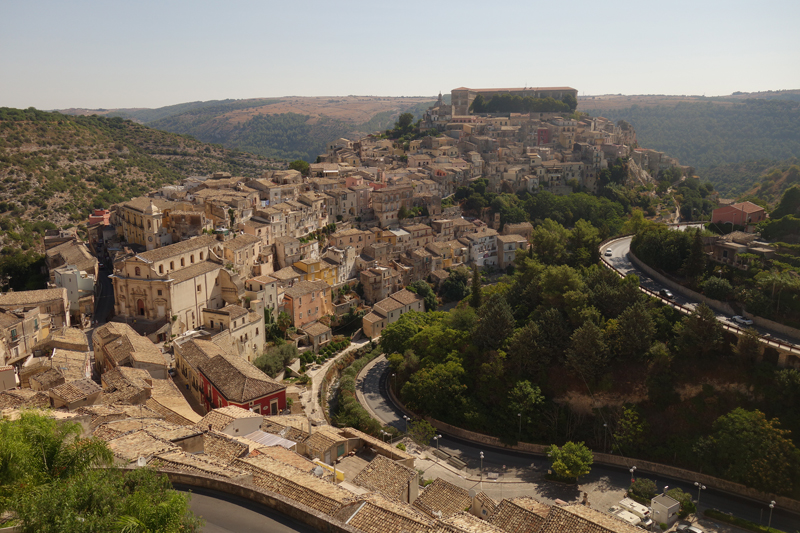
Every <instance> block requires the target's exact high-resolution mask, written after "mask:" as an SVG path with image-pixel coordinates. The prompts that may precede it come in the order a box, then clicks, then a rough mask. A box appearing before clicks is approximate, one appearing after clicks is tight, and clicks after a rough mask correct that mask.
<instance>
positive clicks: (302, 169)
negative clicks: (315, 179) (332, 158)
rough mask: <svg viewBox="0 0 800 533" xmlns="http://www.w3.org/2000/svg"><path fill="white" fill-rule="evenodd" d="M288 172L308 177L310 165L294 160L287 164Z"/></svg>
mask: <svg viewBox="0 0 800 533" xmlns="http://www.w3.org/2000/svg"><path fill="white" fill-rule="evenodd" d="M289 169H290V170H296V171H298V172H299V173H301V174H302V175H303V176H308V174H309V171H310V170H311V165H309V164H308V163H307V162H306V161H303V160H302V159H296V160H294V161H292V162H291V163H289Z"/></svg>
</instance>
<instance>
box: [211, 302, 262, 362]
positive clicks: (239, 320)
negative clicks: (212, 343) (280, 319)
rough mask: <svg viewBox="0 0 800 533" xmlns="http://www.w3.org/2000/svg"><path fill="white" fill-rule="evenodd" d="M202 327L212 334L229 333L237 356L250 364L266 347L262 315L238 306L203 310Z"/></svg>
mask: <svg viewBox="0 0 800 533" xmlns="http://www.w3.org/2000/svg"><path fill="white" fill-rule="evenodd" d="M203 326H204V327H205V328H206V329H207V330H208V331H211V332H212V333H216V332H220V331H225V330H227V331H228V332H230V335H231V341H232V344H233V347H234V348H235V350H236V353H237V355H239V356H241V357H244V358H245V359H247V360H248V361H250V362H251V363H252V362H253V360H254V359H255V358H256V357H258V356H259V355H261V354H262V353H263V351H264V348H265V345H266V337H265V335H264V314H263V313H256V312H253V311H248V310H247V309H245V308H244V307H241V306H238V305H226V306H225V307H223V308H222V309H208V308H206V309H203Z"/></svg>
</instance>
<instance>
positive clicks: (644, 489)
mask: <svg viewBox="0 0 800 533" xmlns="http://www.w3.org/2000/svg"><path fill="white" fill-rule="evenodd" d="M628 491H629V492H632V493H634V494H635V495H636V496H638V497H640V498H642V499H644V500H648V501H650V500H651V499H652V498H653V496H655V495H656V493H657V491H658V487H656V483H655V482H654V481H653V480H652V479H647V478H644V477H640V478H639V479H637V480H636V481H634V482H633V483H631V486H630V488H629V489H628Z"/></svg>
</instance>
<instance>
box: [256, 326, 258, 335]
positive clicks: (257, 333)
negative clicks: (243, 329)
mask: <svg viewBox="0 0 800 533" xmlns="http://www.w3.org/2000/svg"><path fill="white" fill-rule="evenodd" d="M256 337H258V328H256Z"/></svg>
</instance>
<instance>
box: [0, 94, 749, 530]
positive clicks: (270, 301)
mask: <svg viewBox="0 0 800 533" xmlns="http://www.w3.org/2000/svg"><path fill="white" fill-rule="evenodd" d="M498 95H511V96H517V97H519V99H520V100H522V101H524V100H525V99H526V98H530V99H534V100H548V101H552V102H557V103H558V104H559V105H561V104H562V103H563V105H565V106H566V107H567V108H568V109H566V110H564V111H529V112H509V113H505V114H500V113H497V114H494V115H492V114H480V113H475V112H473V111H474V108H475V106H474V103H475V101H476V99H479V100H478V101H479V102H480V101H483V102H486V101H489V100H491V99H492V98H493V97H496V96H498ZM570 96H571V99H572V100H575V98H576V96H577V91H576V90H575V89H572V88H569V87H556V88H520V89H513V88H505V89H468V88H459V89H454V90H453V92H452V103H450V104H445V103H444V100H443V98H442V95H441V94H440V95H439V99H438V101H437V102H436V104H435V105H434V106H433V107H432V108H430V109H429V110H428V111H427V112H426V113H425V115H424V116H423V117H422V120H421V123H420V124H419V125H418V126H416V127H414V126H413V125H412V124H410V121H409V120H408V119H404V118H403V117H401V119H400V121H398V125H397V127H396V128H395V130H389V131H387V132H385V133H381V134H373V135H369V136H366V137H363V138H360V139H345V138H339V139H336V140H332V141H331V142H330V143H329V144H328V147H327V151H326V152H325V153H324V154H320V155H319V157H318V158H317V162H315V163H312V164H306V165H302V164H298V165H294V164H293V165H292V167H294V168H292V169H289V170H267V171H264V172H263V174H262V175H261V176H260V177H243V176H235V175H231V174H230V173H227V172H215V173H213V174H211V175H208V176H186V177H185V179H183V180H182V181H181V182H180V184H176V185H165V186H162V187H160V188H158V189H156V190H153V191H151V192H149V193H148V194H146V195H144V196H139V197H136V198H133V199H131V200H129V201H125V202H121V203H117V204H115V205H108V206H106V207H103V208H99V209H95V210H94V211H93V213H92V214H91V216H90V217H89V219H88V220H87V221H86V228H87V231H86V238H81V236H80V235H79V233H78V232H77V231H76V229H75V228H71V229H67V230H51V231H48V232H47V233H46V235H45V237H44V247H45V250H46V251H45V254H46V266H47V271H48V286H47V288H44V289H40V290H30V291H18V292H7V293H2V294H0V334H1V335H2V344H0V363H2V368H0V383H2V385H3V387H2V388H3V390H2V391H1V392H0V407H1V408H2V409H3V410H4V411H3V412H4V415H5V416H10V417H13V416H17V415H18V413H19V411H20V410H22V409H26V408H36V409H43V408H50V409H52V411H51V412H50V415H49V416H53V417H57V418H58V419H65V420H67V419H68V420H73V421H77V422H79V423H80V424H81V425H82V427H83V430H84V434H85V435H93V436H95V437H97V438H100V439H102V440H104V441H106V442H107V443H108V446H109V448H110V449H111V450H112V451H113V453H114V457H115V461H116V463H117V464H118V465H120V466H126V467H127V466H132V465H135V464H141V462H144V464H147V465H151V466H154V467H157V468H158V469H160V470H162V471H166V472H172V473H174V474H183V475H199V476H207V477H209V478H213V479H217V480H222V481H224V482H228V483H235V484H238V485H242V486H245V487H248V490H254V491H262V492H264V493H268V494H275V495H278V496H279V498H280V500H281V501H282V502H285V503H287V505H288V506H293V507H294V508H296V509H298V511H297V512H298V513H299V512H303V513H310V514H313V515H314V516H317V517H318V518H319V519H320V520H323V521H326V522H330V523H332V524H335V525H336V527H337V528H339V529H337V530H340V531H363V532H367V533H372V532H376V533H377V532H379V531H380V532H381V533H383V532H398V533H399V532H401V531H430V532H433V531H447V532H452V533H457V532H464V533H467V532H477V531H487V532H493V533H500V532H508V533H512V532H517V531H530V532H533V533H551V532H552V533H555V532H562V531H587V532H589V531H591V532H595V531H596V532H619V533H633V532H635V531H639V529H637V528H636V527H634V526H633V525H631V524H632V523H634V522H638V520H637V519H636V518H635V517H634V518H632V519H631V520H628V521H626V519H625V518H621V517H620V516H612V515H610V514H607V513H604V512H600V511H598V510H595V509H592V508H591V507H589V506H588V505H582V504H579V503H575V502H572V503H566V502H561V503H562V504H559V505H548V504H545V503H542V502H538V501H536V500H534V499H533V498H528V497H522V498H507V499H502V500H501V501H495V500H493V499H492V498H491V497H489V496H488V495H487V494H485V493H483V492H478V493H475V492H474V491H472V492H470V491H468V490H467V489H466V488H464V487H461V486H457V485H455V484H453V483H450V482H448V481H445V480H443V479H437V480H435V481H434V482H433V483H432V484H430V485H428V486H427V487H426V488H422V487H420V479H419V474H418V471H417V470H416V468H415V467H416V464H415V461H417V460H418V459H420V458H421V457H423V456H424V453H425V452H424V451H423V452H417V453H411V452H406V451H403V450H402V449H399V448H397V447H395V446H394V445H393V444H390V443H385V442H383V441H382V440H381V439H380V438H376V437H375V436H372V435H368V434H366V433H364V432H362V431H360V430H358V429H355V428H349V427H345V428H337V427H333V426H331V425H329V424H328V422H327V420H326V417H325V414H324V413H323V412H322V408H321V407H320V405H319V398H318V397H315V395H314V394H313V392H314V391H315V390H317V389H315V387H314V385H315V384H318V383H315V380H317V381H319V380H320V379H321V378H322V377H323V376H322V375H321V374H322V373H320V372H317V373H316V374H314V375H313V376H311V375H310V373H309V372H307V371H306V362H302V361H300V360H298V361H294V362H292V364H291V365H290V368H286V369H281V371H280V372H279V373H278V374H277V375H276V376H274V377H271V376H269V375H267V374H265V373H264V372H263V371H262V370H260V369H259V368H257V366H256V365H255V364H254V363H255V362H256V360H257V359H258V358H259V357H260V356H261V355H262V354H264V353H265V352H266V351H268V350H270V349H272V347H273V344H274V342H273V340H274V337H275V334H276V331H277V332H278V336H279V337H281V338H283V339H285V341H286V342H287V343H288V344H292V345H294V346H296V347H297V348H299V350H300V353H301V354H303V355H304V356H306V358H307V357H308V356H309V355H312V356H313V357H314V361H313V362H310V361H309V362H308V366H311V367H317V368H319V367H318V366H317V365H321V364H323V363H324V361H321V360H320V359H319V354H320V352H322V351H324V350H325V349H326V347H328V346H333V345H336V346H338V347H339V348H338V349H336V350H333V351H335V352H338V351H339V350H342V349H345V350H349V351H353V350H356V351H359V350H360V351H361V352H367V351H373V350H379V348H377V347H376V346H377V345H376V344H375V343H374V341H377V340H379V338H380V336H381V333H382V332H383V330H384V329H385V328H386V327H388V326H389V325H390V324H393V323H394V322H396V321H397V320H399V319H400V317H401V316H403V315H404V314H406V313H408V312H410V311H418V312H424V311H426V309H430V308H431V307H435V306H437V305H439V300H441V299H442V293H443V292H444V291H446V290H449V289H452V286H453V285H455V282H454V281H453V280H454V279H456V278H458V279H459V280H461V281H460V282H461V283H462V285H463V284H464V282H465V281H466V283H469V281H468V280H469V279H470V278H471V276H472V275H473V274H472V273H471V272H470V270H473V269H474V272H486V273H490V274H491V273H493V272H497V273H500V272H505V271H508V270H509V269H511V268H513V267H512V265H513V263H514V261H515V259H516V258H517V257H518V255H520V254H522V253H523V252H525V253H527V252H528V251H529V248H530V246H531V236H532V233H533V231H534V225H533V224H532V223H531V222H529V221H521V222H520V221H518V222H509V221H506V220H503V219H502V217H501V213H499V212H495V211H494V210H493V209H492V208H491V207H490V206H485V205H483V206H482V205H477V206H471V205H469V202H468V201H464V200H468V198H466V197H465V194H466V193H465V191H468V190H469V188H470V186H472V187H473V188H472V190H475V185H476V184H477V185H478V186H480V187H481V188H484V189H485V190H486V191H489V192H494V193H497V194H501V193H507V194H516V193H523V192H527V193H529V194H531V195H535V194H537V193H540V192H547V193H550V194H552V195H555V196H568V195H571V194H573V193H577V192H585V193H594V192H597V191H598V190H599V188H600V187H601V185H602V178H601V176H602V175H603V173H604V171H606V172H607V171H609V169H610V168H612V167H613V166H614V165H615V164H617V162H618V161H619V160H621V159H625V160H626V161H627V166H626V167H625V172H624V175H623V176H621V177H620V178H619V179H620V180H621V185H623V186H624V187H625V188H627V189H630V190H632V191H635V193H636V194H640V195H642V196H644V197H647V198H656V199H657V195H656V194H655V192H654V189H655V184H656V181H657V180H656V177H657V176H659V175H661V174H662V173H664V172H667V171H668V172H670V175H671V176H673V177H674V179H675V180H676V181H680V179H682V178H684V177H687V176H688V178H689V179H691V175H692V170H691V169H690V168H688V167H682V166H680V165H679V162H678V161H677V160H675V159H674V158H671V157H669V156H668V155H666V154H664V153H661V152H658V151H655V150H649V149H646V148H641V147H639V146H638V145H637V142H636V133H635V131H634V129H633V127H631V126H630V125H629V124H626V123H614V122H612V121H609V120H607V119H604V118H602V117H589V116H586V115H580V114H577V115H576V114H575V113H574V107H572V108H569V107H570V106H569V102H570ZM425 132H427V133H425ZM653 201H654V202H655V201H656V200H653ZM756 207H757V206H756ZM762 212H763V210H762ZM673 217H674V213H673V212H672V210H668V211H667V212H666V213H665V214H662V213H655V214H654V215H653V216H652V217H651V218H655V219H659V220H664V221H668V222H671V221H673ZM754 220H755V219H753V220H752V221H751V220H750V219H748V220H746V221H738V222H736V223H737V224H742V225H745V226H746V225H747V224H748V223H750V222H753V223H755V221H754ZM726 257H727V256H726ZM451 278H452V279H451ZM464 288H466V287H464ZM465 294H466V292H464V293H463V294H462V297H463V295H465ZM354 320H358V321H360V327H355V328H354V327H352V322H353V321H354ZM350 342H353V343H356V344H357V346H353V347H350V348H346V347H345V346H346V345H348V344H349V343H350ZM309 370H310V369H309ZM520 416H521V415H520ZM348 459H350V461H348ZM663 500H664V502H666V504H668V505H671V504H670V501H671V502H672V504H674V503H675V502H674V500H670V499H669V498H668V497H663ZM673 511H674V509H673ZM674 514H675V513H674V512H673V515H674ZM670 518H671V521H672V522H674V519H673V516H671V517H670ZM664 521H665V522H667V520H666V519H665V520H664ZM521 524H524V528H523V527H522V525H521Z"/></svg>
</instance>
